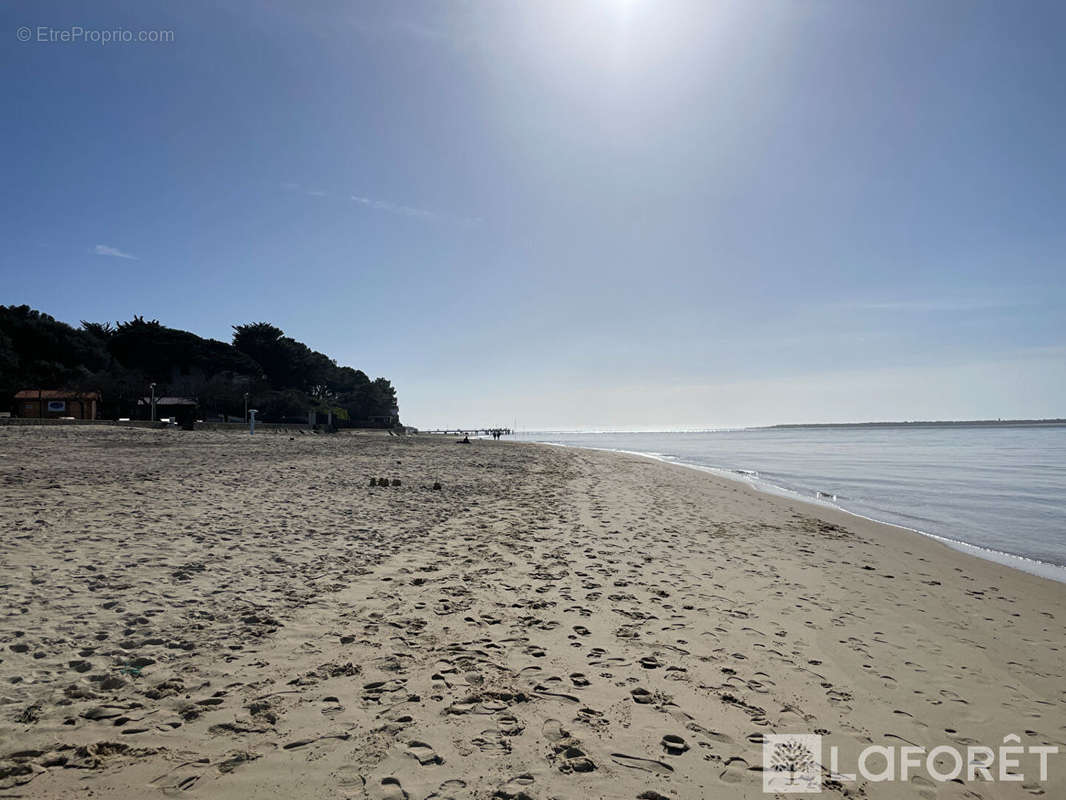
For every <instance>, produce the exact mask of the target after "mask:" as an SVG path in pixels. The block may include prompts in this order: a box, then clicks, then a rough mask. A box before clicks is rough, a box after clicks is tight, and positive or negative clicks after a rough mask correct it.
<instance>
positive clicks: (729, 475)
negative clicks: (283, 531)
mask: <svg viewBox="0 0 1066 800" xmlns="http://www.w3.org/2000/svg"><path fill="white" fill-rule="evenodd" d="M882 424H886V425H887V424H889V423H882ZM1004 424H1005V423H1004ZM856 426H858V427H861V426H862V425H861V424H859V423H856ZM773 427H776V428H788V427H810V426H801V425H794V426H788V425H778V426H773ZM816 427H833V426H828V425H826V426H816ZM520 443H523V444H540V445H550V446H552V447H566V448H573V449H575V450H592V451H596V452H604V453H623V454H626V455H634V456H640V457H641V458H647V459H650V460H652V461H656V462H659V463H662V464H672V465H675V466H679V467H684V468H686V469H692V470H697V471H699V472H704V473H706V474H709V475H714V476H716V477H719V478H722V479H724V480H728V481H735V482H737V483H740V484H743V485H745V486H750V487H751V488H753V489H754V490H755V491H757V492H761V493H763V494H767V495H770V496H773V497H781V498H784V499H786V500H794V501H796V502H801V503H806V504H808V505H810V506H812V507H814V508H827V509H831V510H834V511H838V512H842V513H845V514H848V515H850V516H853V517H857V518H858V519H863V520H866V521H868V522H874V523H877V524H878V525H886V526H888V527H892V528H898V529H899V530H902V531H906V532H907V533H912V534H917V535H918V536H922V537H925V538H927V539H932V540H934V541H936V542H940V543H941V544H943V545H946V546H947V547H950V548H951V549H953V550H956V551H958V552H961V553H965V554H966V555H970V556H973V557H974V558H979V559H981V560H983V561H991V562H993V563H996V564H1000V565H1002V566H1005V567H1009V568H1010V569H1014V570H1017V571H1019V572H1024V573H1026V574H1029V575H1035V576H1037V577H1040V578H1044V579H1045V580H1050V581H1054V582H1056V583H1062V584H1066V566H1064V565H1061V564H1055V563H1053V562H1050V561H1042V560H1040V559H1036V558H1030V557H1028V556H1023V555H1018V554H1017V553H1010V552H1007V551H1005V550H996V549H995V548H991V547H983V546H981V545H976V544H971V543H970V542H967V541H964V540H962V539H953V538H951V537H950V536H941V535H939V534H936V533H930V532H928V531H923V530H921V529H920V528H912V527H910V526H907V525H900V524H899V523H896V522H889V521H887V520H882V519H877V518H876V517H871V516H868V515H866V514H860V513H859V512H858V511H852V510H851V509H848V508H845V507H844V506H842V505H838V504H836V503H835V502H833V503H830V502H829V501H825V500H821V499H820V498H817V497H807V496H805V495H803V494H801V493H800V492H797V491H796V490H794V489H787V488H785V487H783V486H778V485H777V484H774V483H771V482H770V481H767V480H764V479H762V478H761V477H760V476H759V475H758V473H754V472H751V471H748V470H739V469H727V468H725V467H709V466H706V465H705V464H695V463H692V462H688V461H684V460H682V459H679V458H675V457H672V456H664V455H662V454H659V453H650V452H645V451H640V450H621V449H616V448H610V447H585V446H583V445H574V444H562V443H559V442H546V441H534V440H522V441H521V442H520Z"/></svg>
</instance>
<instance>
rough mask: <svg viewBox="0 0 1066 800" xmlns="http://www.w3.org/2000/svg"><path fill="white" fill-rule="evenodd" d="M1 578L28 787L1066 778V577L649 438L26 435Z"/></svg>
mask: <svg viewBox="0 0 1066 800" xmlns="http://www.w3.org/2000/svg"><path fill="white" fill-rule="evenodd" d="M371 478H375V479H377V478H386V479H388V482H389V483H390V485H389V486H387V487H386V486H374V487H373V488H371V487H370V485H369V484H370V480H371ZM393 481H399V485H392V483H393ZM435 482H439V483H440V485H441V488H440V489H439V490H437V489H434V488H433V484H434V483H435ZM0 590H2V597H3V600H4V602H3V604H2V606H0V797H41V798H45V797H47V798H63V797H69V798H74V797H79V798H80V797H86V796H93V797H115V798H144V797H152V796H158V795H165V796H173V797H189V798H196V797H212V798H215V797H221V798H252V797H254V798H275V797H276V798H327V797H328V798H364V797H367V798H375V799H376V798H404V797H407V798H412V800H422V798H429V797H434V798H489V797H500V798H572V797H585V798H601V797H602V798H638V797H640V798H644V800H657V799H658V798H664V797H668V798H719V797H720V798H734V797H740V798H744V797H746V798H755V797H764V796H767V795H764V794H763V793H762V773H761V771H760V768H761V765H762V748H761V742H762V740H763V737H764V736H765V735H766V734H771V733H786V732H787V733H819V734H822V735H824V737H825V739H824V742H825V745H826V746H828V745H830V744H832V745H835V746H837V747H839V750H840V754H841V755H840V765H839V766H840V768H841V770H843V771H848V772H854V771H855V769H854V761H855V756H856V755H857V753H858V751H859V750H860V749H862V748H863V747H865V746H867V745H869V744H878V745H886V746H897V745H901V744H914V745H920V746H923V747H926V748H932V747H935V746H938V745H953V746H955V747H960V748H965V747H966V746H967V745H975V744H981V745H987V746H990V747H993V748H997V747H998V746H999V745H1000V744H1001V743H1002V741H1003V738H1004V737H1005V736H1006V735H1008V734H1011V733H1014V734H1017V735H1018V736H1019V737H1020V738H1021V740H1022V744H1023V745H1044V744H1046V745H1052V746H1058V747H1059V748H1060V750H1061V751H1063V752H1062V753H1060V754H1058V755H1052V756H1050V759H1049V769H1050V775H1049V781H1047V782H1044V783H1040V782H1039V781H1037V775H1036V772H1037V770H1036V767H1035V764H1036V762H1035V760H1034V759H1032V758H1031V757H1028V756H1024V757H1022V769H1024V772H1025V780H1024V781H1021V782H1017V783H1014V782H1003V781H996V782H984V781H981V780H977V781H970V780H960V781H959V782H948V783H943V784H940V783H934V782H932V781H930V780H928V779H927V778H925V777H923V773H922V772H921V771H920V770H918V771H916V772H918V773H919V774H918V775H917V776H916V777H914V778H912V779H911V780H908V781H906V782H895V781H894V782H884V783H871V782H866V781H863V780H859V781H857V782H856V783H850V784H838V783H833V782H830V784H829V785H828V786H826V788H825V789H824V790H823V794H828V795H829V796H837V797H840V796H856V797H869V798H907V797H916V798H965V797H969V798H997V797H1005V798H1021V797H1026V798H1028V797H1033V796H1034V794H1037V793H1040V792H1043V793H1044V796H1046V797H1048V798H1057V797H1066V755H1064V753H1066V679H1064V674H1066V653H1064V644H1066V586H1064V585H1062V584H1056V583H1053V582H1051V581H1047V580H1043V579H1040V578H1037V577H1034V576H1030V575H1027V574H1024V573H1021V572H1016V571H1014V570H1011V569H1009V568H1007V567H1004V566H1001V565H998V564H995V563H991V562H985V561H981V560H979V559H976V558H973V557H971V556H969V555H966V554H963V553H959V552H956V551H954V550H951V549H949V548H947V547H945V546H943V545H941V544H939V543H937V542H935V541H932V540H929V539H926V538H923V537H921V536H918V535H915V534H911V533H907V532H905V531H902V530H899V529H895V528H891V527H888V526H883V525H879V524H877V523H873V522H868V521H866V520H862V519H859V518H856V517H852V516H849V515H846V514H843V513H837V512H834V511H832V510H829V509H824V508H821V507H817V506H813V505H807V504H803V503H800V502H797V501H790V500H788V499H785V498H779V497H774V496H770V495H764V494H760V493H757V492H755V491H754V490H752V489H750V488H748V487H747V486H745V485H743V484H740V483H734V482H731V481H728V480H726V479H722V478H718V477H716V476H712V475H708V474H705V473H701V472H697V471H694V470H688V469H685V468H682V467H677V466H671V465H668V464H662V463H656V462H653V461H650V460H648V459H643V458H639V457H636V456H627V455H621V454H612V453H599V452H592V451H576V450H565V449H562V448H555V447H547V446H537V445H528V444H513V443H509V442H492V441H475V442H474V443H473V444H471V445H469V446H465V445H464V446H458V445H456V444H454V441H453V439H451V438H448V437H439V438H438V437H427V436H417V437H406V438H392V437H386V436H382V435H375V434H364V435H347V434H340V435H336V436H324V435H322V436H311V435H307V436H295V437H294V438H293V439H291V440H290V438H289V436H288V435H275V434H268V435H257V436H255V437H248V436H244V435H237V434H230V433H205V432H192V433H186V432H180V431H154V430H117V429H112V428H82V427H63V428H15V427H5V428H0ZM993 772H994V774H996V775H998V768H997V769H994V770H993Z"/></svg>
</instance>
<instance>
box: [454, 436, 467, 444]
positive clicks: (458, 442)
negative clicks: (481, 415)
mask: <svg viewBox="0 0 1066 800" xmlns="http://www.w3.org/2000/svg"><path fill="white" fill-rule="evenodd" d="M456 444H470V437H469V436H463V438H462V439H459V440H458V441H457V442H456Z"/></svg>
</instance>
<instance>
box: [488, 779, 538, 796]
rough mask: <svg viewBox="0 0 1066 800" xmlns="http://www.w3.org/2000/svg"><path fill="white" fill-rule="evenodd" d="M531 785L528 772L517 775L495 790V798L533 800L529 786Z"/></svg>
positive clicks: (531, 780)
mask: <svg viewBox="0 0 1066 800" xmlns="http://www.w3.org/2000/svg"><path fill="white" fill-rule="evenodd" d="M532 785H533V776H532V775H530V774H529V773H528V772H527V773H524V774H522V775H517V776H515V777H514V778H511V780H509V781H507V782H506V783H504V784H502V785H501V786H500V787H499V788H497V789H496V792H495V796H496V797H498V798H500V800H533V795H532V794H531V793H530V791H531V790H530V788H529V787H530V786H532Z"/></svg>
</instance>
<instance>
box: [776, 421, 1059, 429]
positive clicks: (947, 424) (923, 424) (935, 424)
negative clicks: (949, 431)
mask: <svg viewBox="0 0 1066 800" xmlns="http://www.w3.org/2000/svg"><path fill="white" fill-rule="evenodd" d="M1040 425H1066V419H967V420H915V421H908V422H793V423H783V424H780V425H768V426H767V428H966V427H982V428H989V427H993V428H994V427H1020V426H1024V427H1036V426H1040Z"/></svg>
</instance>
